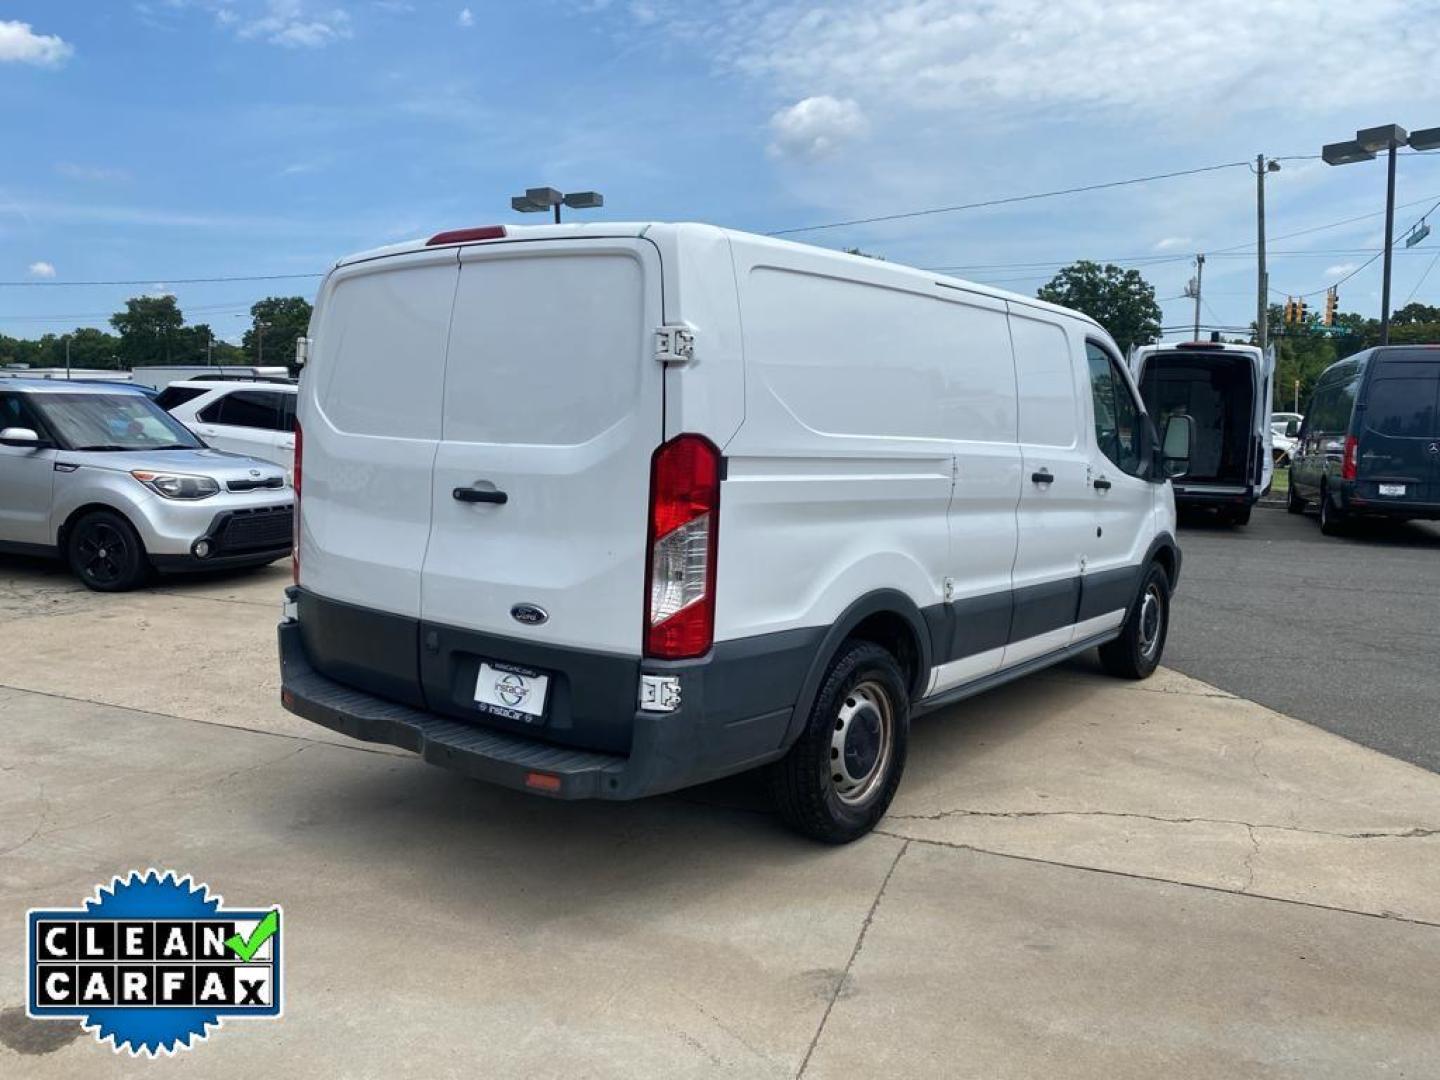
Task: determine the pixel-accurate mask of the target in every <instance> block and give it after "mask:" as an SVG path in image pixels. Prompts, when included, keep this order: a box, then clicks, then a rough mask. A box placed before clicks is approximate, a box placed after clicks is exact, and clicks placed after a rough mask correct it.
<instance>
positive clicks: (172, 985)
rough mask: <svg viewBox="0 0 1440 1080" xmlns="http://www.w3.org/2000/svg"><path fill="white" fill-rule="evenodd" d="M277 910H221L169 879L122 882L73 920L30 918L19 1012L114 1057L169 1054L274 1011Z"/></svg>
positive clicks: (151, 874)
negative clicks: (72, 1025)
mask: <svg viewBox="0 0 1440 1080" xmlns="http://www.w3.org/2000/svg"><path fill="white" fill-rule="evenodd" d="M280 921H281V920H280V908H279V906H278V905H273V904H272V905H270V906H268V907H264V908H258V909H248V908H247V909H244V910H241V909H237V908H227V907H224V906H223V905H222V903H221V898H220V897H218V896H211V895H210V894H209V891H208V890H207V888H206V887H205V886H204V885H196V884H195V883H194V882H193V881H191V880H190V878H189V877H188V876H186V877H181V876H180V875H178V874H176V873H174V872H173V871H169V870H167V871H165V872H164V873H163V874H162V873H160V872H159V871H156V870H150V871H148V872H146V873H145V874H143V875H142V874H141V873H139V872H138V871H132V872H131V874H130V876H129V877H128V878H125V879H121V878H118V877H117V878H116V879H115V880H114V881H113V882H112V883H111V884H110V885H108V886H104V887H98V888H96V890H95V895H94V896H92V897H91V898H89V899H87V900H86V901H85V903H84V906H83V907H79V908H49V909H45V910H41V909H37V908H32V909H31V911H30V917H29V919H28V921H27V938H26V952H25V955H26V982H27V985H28V992H27V997H26V1009H27V1011H28V1012H29V1014H30V1015H31V1016H34V1017H53V1016H74V1017H78V1018H79V1020H80V1023H81V1026H82V1027H84V1028H85V1030H86V1031H89V1032H91V1033H93V1034H94V1036H95V1037H96V1038H97V1039H98V1040H100V1041H101V1042H102V1043H109V1044H110V1045H111V1046H112V1047H113V1048H114V1049H115V1050H116V1051H117V1052H119V1051H121V1050H128V1051H129V1052H130V1053H131V1054H146V1055H149V1056H151V1057H153V1056H155V1055H156V1054H162V1053H163V1054H173V1053H175V1052H176V1051H177V1050H181V1049H186V1048H188V1047H189V1046H190V1045H191V1044H192V1040H195V1039H205V1038H206V1037H207V1036H208V1035H209V1028H211V1027H218V1026H219V1025H220V1023H221V1021H222V1019H223V1018H225V1017H236V1016H242V1017H251V1018H267V1017H268V1018H274V1017H278V1016H279V1015H280V1011H281V1001H282V998H281V988H282V982H281V975H280V955H281V945H280V942H281V935H280Z"/></svg>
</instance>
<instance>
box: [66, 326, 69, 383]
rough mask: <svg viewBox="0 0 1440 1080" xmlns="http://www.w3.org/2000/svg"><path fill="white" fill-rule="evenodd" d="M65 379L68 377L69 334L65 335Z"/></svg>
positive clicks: (67, 379)
mask: <svg viewBox="0 0 1440 1080" xmlns="http://www.w3.org/2000/svg"><path fill="white" fill-rule="evenodd" d="M65 379H66V381H67V382H68V381H69V379H70V335H69V334H66V335H65Z"/></svg>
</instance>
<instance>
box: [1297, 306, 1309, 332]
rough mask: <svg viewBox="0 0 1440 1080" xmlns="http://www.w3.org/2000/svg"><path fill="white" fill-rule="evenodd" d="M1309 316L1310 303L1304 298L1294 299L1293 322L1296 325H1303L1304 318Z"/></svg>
mask: <svg viewBox="0 0 1440 1080" xmlns="http://www.w3.org/2000/svg"><path fill="white" fill-rule="evenodd" d="M1308 318H1310V305H1309V304H1307V303H1305V301H1304V300H1296V301H1295V323H1296V325H1297V326H1304V325H1305V320H1306V319H1308Z"/></svg>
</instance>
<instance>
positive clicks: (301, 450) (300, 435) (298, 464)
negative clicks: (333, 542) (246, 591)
mask: <svg viewBox="0 0 1440 1080" xmlns="http://www.w3.org/2000/svg"><path fill="white" fill-rule="evenodd" d="M304 462H305V431H304V429H303V428H301V426H300V421H299V420H296V421H295V469H294V480H293V481H292V483H293V485H294V487H295V523H294V526H293V535H292V538H291V541H290V579H291V580H292V581H293V582H294V583H295V584H296V585H299V584H300V485H301V484H302V483H303V482H304V481H303V479H302V477H303V474H304Z"/></svg>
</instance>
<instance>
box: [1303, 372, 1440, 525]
mask: <svg viewBox="0 0 1440 1080" xmlns="http://www.w3.org/2000/svg"><path fill="white" fill-rule="evenodd" d="M1312 502H1318V503H1319V506H1320V529H1321V531H1322V532H1324V533H1325V534H1326V535H1327V536H1333V535H1334V534H1335V533H1336V532H1337V531H1339V530H1340V529H1341V528H1342V527H1343V525H1344V523H1345V521H1346V520H1347V519H1350V518H1355V517H1360V516H1367V517H1369V516H1374V517H1389V518H1397V519H1402V520H1411V519H1427V520H1431V521H1434V520H1440V345H1387V346H1380V347H1377V348H1373V349H1367V350H1366V351H1365V352H1362V353H1357V354H1356V355H1354V356H1351V357H1347V358H1346V359H1344V360H1341V361H1339V362H1338V363H1335V364H1331V365H1330V366H1329V367H1328V368H1326V369H1325V371H1324V372H1323V373H1322V374H1321V376H1320V381H1319V382H1318V383H1317V384H1316V386H1315V392H1314V394H1313V395H1312V396H1311V398H1310V405H1309V407H1308V408H1307V409H1306V410H1305V422H1304V425H1303V426H1302V427H1301V429H1300V436H1299V443H1298V445H1297V446H1296V448H1295V451H1294V455H1293V464H1292V465H1291V468H1290V500H1289V510H1290V512H1291V513H1292V514H1299V513H1303V512H1304V511H1305V510H1306V509H1307V507H1308V506H1309V504H1310V503H1312Z"/></svg>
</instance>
